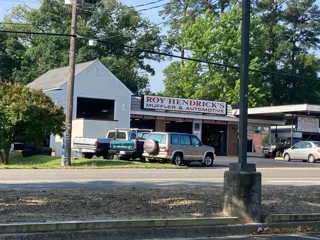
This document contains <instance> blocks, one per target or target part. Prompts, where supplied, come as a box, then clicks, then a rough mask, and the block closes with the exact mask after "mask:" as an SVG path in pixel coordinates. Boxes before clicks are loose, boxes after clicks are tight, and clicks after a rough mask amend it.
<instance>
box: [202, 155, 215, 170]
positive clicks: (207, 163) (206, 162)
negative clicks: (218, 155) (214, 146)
mask: <svg viewBox="0 0 320 240" xmlns="http://www.w3.org/2000/svg"><path fill="white" fill-rule="evenodd" d="M212 164H213V155H212V154H210V153H207V154H206V156H205V157H204V160H203V162H202V166H204V167H211V166H212Z"/></svg>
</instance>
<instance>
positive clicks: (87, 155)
mask: <svg viewBox="0 0 320 240" xmlns="http://www.w3.org/2000/svg"><path fill="white" fill-rule="evenodd" d="M81 155H82V157H83V158H85V159H91V158H93V156H94V154H93V153H82V154H81Z"/></svg>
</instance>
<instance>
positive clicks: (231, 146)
mask: <svg viewBox="0 0 320 240" xmlns="http://www.w3.org/2000/svg"><path fill="white" fill-rule="evenodd" d="M227 145H228V148H227V149H228V150H227V151H228V153H227V154H228V155H238V125H235V124H232V125H231V124H230V125H228V140H227Z"/></svg>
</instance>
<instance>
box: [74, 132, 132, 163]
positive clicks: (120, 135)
mask: <svg viewBox="0 0 320 240" xmlns="http://www.w3.org/2000/svg"><path fill="white" fill-rule="evenodd" d="M127 136H128V134H127V131H122V130H118V129H115V130H111V131H109V132H108V134H107V136H106V138H82V137H76V138H75V139H74V141H73V148H72V150H73V151H74V152H76V153H80V154H81V155H82V157H83V158H87V159H91V158H92V157H93V156H97V157H103V158H104V159H113V154H111V153H110V152H109V150H110V143H111V141H113V140H115V139H127Z"/></svg>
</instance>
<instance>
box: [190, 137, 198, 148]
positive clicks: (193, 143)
mask: <svg viewBox="0 0 320 240" xmlns="http://www.w3.org/2000/svg"><path fill="white" fill-rule="evenodd" d="M190 138H191V143H192V145H193V146H197V145H200V140H199V139H198V138H197V137H196V136H190Z"/></svg>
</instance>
